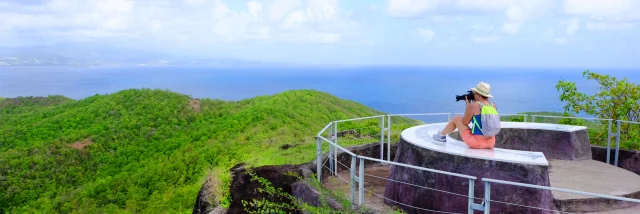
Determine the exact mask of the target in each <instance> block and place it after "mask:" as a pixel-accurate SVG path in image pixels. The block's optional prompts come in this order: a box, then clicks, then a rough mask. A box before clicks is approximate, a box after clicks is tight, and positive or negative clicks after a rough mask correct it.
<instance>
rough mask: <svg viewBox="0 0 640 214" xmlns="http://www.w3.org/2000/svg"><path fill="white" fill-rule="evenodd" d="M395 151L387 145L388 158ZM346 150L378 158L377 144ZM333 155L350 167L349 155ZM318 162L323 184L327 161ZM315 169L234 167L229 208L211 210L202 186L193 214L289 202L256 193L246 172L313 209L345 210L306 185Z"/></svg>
mask: <svg viewBox="0 0 640 214" xmlns="http://www.w3.org/2000/svg"><path fill="white" fill-rule="evenodd" d="M384 148H385V150H384V153H383V155H384V156H385V157H386V155H387V154H386V148H387V147H386V145H385V147H384ZM395 148H396V146H391V154H392V155H393V154H394V152H395ZM347 149H348V150H349V151H351V152H353V153H355V154H356V155H366V156H368V157H379V156H380V144H379V143H371V144H365V145H360V146H353V147H349V148H347ZM337 156H338V158H337V159H338V161H339V162H340V163H342V164H344V165H347V166H350V161H351V156H350V155H349V154H347V153H345V152H338V154H337ZM322 162H323V163H324V166H325V167H323V168H322V175H323V176H322V180H323V181H325V180H326V179H327V177H328V176H327V175H328V173H329V170H328V168H329V163H328V162H327V157H326V156H323V157H322ZM338 166H339V167H338V171H342V170H346V169H347V168H346V167H344V166H342V165H341V164H338ZM316 170H317V169H316V160H314V161H312V162H311V163H307V164H300V165H280V166H261V167H256V168H252V169H247V168H246V166H245V165H244V164H238V165H236V166H234V167H233V168H231V169H230V171H231V174H232V183H231V187H230V193H231V198H232V203H231V205H230V206H229V209H228V210H226V211H224V210H221V209H220V208H215V209H214V206H215V205H212V204H210V203H209V202H208V201H207V199H206V197H205V195H206V191H207V190H206V188H205V186H206V183H205V185H203V188H201V190H200V192H199V193H198V197H197V199H196V204H195V205H194V211H193V213H194V214H196V213H211V212H214V213H246V211H245V207H244V206H243V204H242V201H247V202H249V201H252V200H253V199H257V200H260V199H268V200H270V201H272V202H283V203H288V202H290V200H289V199H286V198H281V197H277V196H274V195H269V194H266V193H264V192H259V191H257V189H258V188H261V185H260V183H259V182H258V181H256V180H252V179H251V178H252V176H251V175H250V174H249V172H250V171H251V172H253V173H254V174H255V176H257V177H262V178H264V179H266V180H267V181H269V182H270V183H271V184H272V186H273V187H275V188H281V189H282V191H283V192H284V193H286V194H290V195H292V196H294V197H295V198H296V200H300V201H302V202H304V203H307V204H309V205H313V206H319V205H326V206H328V207H331V208H332V209H334V210H345V209H346V208H345V207H343V206H342V204H340V203H338V201H337V200H336V199H334V198H331V197H330V196H328V195H326V194H324V195H323V194H321V193H320V192H319V191H318V190H317V189H315V188H314V187H312V186H310V185H309V183H310V182H313V181H310V180H309V179H313V178H312V174H313V173H316ZM288 173H295V174H297V175H298V177H295V176H290V175H288ZM299 178H301V179H299ZM350 209H359V208H358V207H357V206H355V205H354V207H350ZM290 213H300V211H297V210H291V211H290Z"/></svg>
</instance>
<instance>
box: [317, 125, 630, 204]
mask: <svg viewBox="0 0 640 214" xmlns="http://www.w3.org/2000/svg"><path fill="white" fill-rule="evenodd" d="M445 125H446V123H436V124H427V125H420V126H415V127H411V128H408V129H405V130H404V131H403V132H402V134H401V137H400V141H399V142H398V144H397V148H396V149H395V152H394V153H395V154H392V155H393V156H392V157H395V158H394V159H393V161H394V162H397V163H403V164H408V165H414V166H420V167H425V168H430V169H436V170H441V171H446V172H453V173H459V174H464V175H470V176H475V177H477V178H478V180H476V182H475V184H474V190H475V192H474V196H475V197H477V198H483V194H484V185H483V183H482V182H481V181H480V179H482V178H491V179H498V180H505V181H512V182H519V183H526V184H534V185H540V186H550V187H556V188H562V189H570V190H577V191H583V192H591V193H598V194H605V195H613V196H621V197H628V198H640V175H638V174H635V173H633V172H631V171H628V170H625V169H622V168H618V167H615V166H612V165H609V164H606V163H603V162H599V161H595V160H593V159H592V154H591V145H590V143H589V139H588V133H587V127H584V126H571V125H559V124H545V123H522V122H502V123H501V128H502V130H501V132H500V133H499V134H498V135H497V136H496V146H495V148H494V149H471V148H469V147H468V146H467V145H466V144H465V143H464V142H462V141H461V140H460V137H459V135H458V133H457V132H454V133H451V134H449V135H447V141H446V142H440V141H436V140H434V139H433V138H432V136H433V134H435V133H436V132H437V131H438V130H441V129H442V128H443V127H444V126H445ZM344 164H348V163H344ZM343 173H347V174H348V173H349V172H348V171H344V172H340V173H339V174H343ZM347 174H344V175H343V176H347ZM365 174H366V175H367V176H365V177H366V178H365V189H369V191H370V192H373V193H376V194H377V195H379V196H384V197H385V198H387V199H382V198H381V197H376V196H371V197H367V199H365V203H367V204H368V205H370V206H371V207H375V208H376V209H381V210H388V209H389V207H398V208H401V209H403V210H405V211H406V212H409V213H423V212H421V211H420V210H418V209H415V208H410V207H407V206H405V205H410V206H413V207H418V208H424V209H430V210H438V211H443V212H456V213H457V212H466V204H467V203H468V201H467V198H465V197H460V196H459V195H454V194H450V193H455V194H461V195H466V193H467V192H468V180H467V179H464V178H458V177H453V176H447V175H442V174H437V173H432V172H424V171H420V170H417V169H412V168H407V167H399V166H394V165H387V166H372V165H370V166H369V168H367V169H365ZM371 175H373V177H372V176H371ZM347 177H348V176H347ZM390 180H394V181H390ZM407 183H408V184H412V185H415V186H411V185H407ZM343 185H346V184H343ZM338 186H339V185H337V186H336V185H328V188H330V189H339V187H338ZM416 186H418V187H419V186H422V187H425V188H427V189H422V188H417V187H416ZM429 189H431V190H429ZM433 189H437V190H440V191H433ZM447 192H449V193H447ZM491 199H492V200H496V201H502V202H508V203H512V204H518V205H521V206H513V205H509V204H503V203H492V204H491V211H492V212H497V213H553V212H551V211H549V210H558V211H563V212H590V213H611V214H613V213H639V214H640V206H638V204H635V203H631V202H622V201H616V200H610V199H604V198H595V197H591V196H585V195H578V194H569V193H564V192H558V191H549V190H540V189H535V188H527V187H517V186H511V185H502V184H494V185H492V186H491ZM394 201H395V202H394ZM397 202H399V203H402V204H405V205H401V204H398V203H397ZM476 203H480V201H479V200H476ZM532 207H535V208H532ZM536 208H540V209H536ZM545 209H546V210H545ZM425 213H428V212H425Z"/></svg>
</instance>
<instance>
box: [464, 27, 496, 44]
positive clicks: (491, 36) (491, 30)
mask: <svg viewBox="0 0 640 214" xmlns="http://www.w3.org/2000/svg"><path fill="white" fill-rule="evenodd" d="M470 28H471V29H472V33H471V36H470V38H471V41H472V42H474V43H492V42H498V41H500V40H502V37H501V36H500V35H498V33H497V32H496V29H495V27H494V26H493V25H489V26H484V25H479V24H474V25H472V26H471V27H470Z"/></svg>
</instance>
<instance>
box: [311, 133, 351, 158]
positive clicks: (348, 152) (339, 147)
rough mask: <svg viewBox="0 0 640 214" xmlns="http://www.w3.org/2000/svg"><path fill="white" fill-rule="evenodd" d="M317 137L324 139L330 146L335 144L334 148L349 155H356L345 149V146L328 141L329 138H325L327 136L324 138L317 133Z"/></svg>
mask: <svg viewBox="0 0 640 214" xmlns="http://www.w3.org/2000/svg"><path fill="white" fill-rule="evenodd" d="M318 138H320V139H322V140H324V141H326V142H327V143H329V144H331V145H332V146H335V147H336V148H338V149H340V150H342V151H343V152H345V153H347V154H349V155H351V156H357V155H356V154H354V153H353V152H351V151H349V150H347V149H345V148H342V146H339V145H338V144H335V143H333V142H331V141H330V140H329V139H327V138H324V137H322V136H320V135H318Z"/></svg>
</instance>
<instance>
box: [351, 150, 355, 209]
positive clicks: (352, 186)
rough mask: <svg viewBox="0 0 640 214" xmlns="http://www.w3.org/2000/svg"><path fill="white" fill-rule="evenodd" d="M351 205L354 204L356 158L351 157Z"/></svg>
mask: <svg viewBox="0 0 640 214" xmlns="http://www.w3.org/2000/svg"><path fill="white" fill-rule="evenodd" d="M350 173H351V179H350V181H351V203H355V202H356V183H355V182H356V156H351V170H350Z"/></svg>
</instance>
